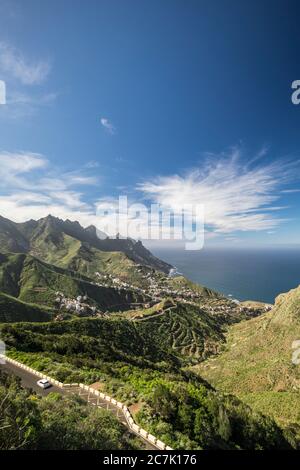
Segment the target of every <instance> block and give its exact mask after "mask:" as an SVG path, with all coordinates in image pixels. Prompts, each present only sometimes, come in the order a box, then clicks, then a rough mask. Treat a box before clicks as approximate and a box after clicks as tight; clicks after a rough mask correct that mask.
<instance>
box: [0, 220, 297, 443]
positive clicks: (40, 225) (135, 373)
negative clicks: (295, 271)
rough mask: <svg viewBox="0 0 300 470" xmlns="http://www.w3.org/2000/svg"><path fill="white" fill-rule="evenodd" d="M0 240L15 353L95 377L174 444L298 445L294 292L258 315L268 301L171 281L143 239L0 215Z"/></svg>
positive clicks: (2, 314) (4, 313) (0, 276)
mask: <svg viewBox="0 0 300 470" xmlns="http://www.w3.org/2000/svg"><path fill="white" fill-rule="evenodd" d="M0 243H1V245H0V323H2V325H1V337H2V339H3V340H4V341H5V343H6V345H7V346H8V348H9V354H11V355H12V356H13V357H15V358H16V359H18V360H21V361H22V362H25V363H28V364H30V365H31V366H33V367H35V368H37V369H39V370H43V371H45V372H47V373H48V374H49V375H53V376H54V377H57V378H58V379H59V380H61V381H64V382H79V381H80V382H85V383H89V384H91V383H94V382H97V384H98V386H99V387H100V388H101V389H103V390H105V391H107V392H108V393H109V394H111V395H114V396H116V397H118V398H120V399H121V400H122V401H126V402H127V403H128V405H133V406H134V407H133V409H132V412H133V413H135V414H136V419H137V420H138V421H139V422H140V423H141V425H143V427H145V428H146V429H148V430H149V431H151V432H153V433H154V434H156V435H157V436H158V437H160V438H161V439H162V440H163V441H165V442H166V443H168V444H169V445H170V446H171V447H174V448H182V449H197V448H209V449H240V448H241V449H272V448H282V449H284V448H290V447H293V448H297V447H299V446H300V444H299V443H300V431H299V429H300V409H299V403H300V401H299V383H300V376H299V369H298V367H300V366H296V365H295V364H293V363H292V361H291V355H292V349H291V348H292V343H293V342H294V341H295V340H298V339H300V317H299V310H298V306H299V305H300V287H299V288H298V289H296V290H294V291H291V292H290V293H288V294H286V295H283V296H280V297H279V298H278V299H277V301H276V306H275V308H274V309H273V310H272V311H271V312H267V313H264V314H263V315H261V314H262V312H266V310H268V309H269V308H270V306H266V305H265V304H262V303H259V302H246V303H241V304H237V303H235V302H233V301H231V300H229V299H226V298H224V297H223V296H221V295H220V294H218V293H217V292H214V291H212V290H210V289H208V288H206V287H203V286H199V285H197V284H194V283H192V282H191V281H189V280H187V279H186V278H184V277H183V276H175V277H170V276H168V275H167V273H168V272H169V269H170V268H171V266H170V265H168V264H166V263H164V262H163V261H160V260H158V259H157V258H155V257H154V256H153V255H152V254H151V253H150V252H149V251H148V250H146V249H145V248H144V247H143V245H142V244H141V243H140V242H135V241H133V240H130V239H127V240H121V239H116V240H111V239H108V238H105V239H101V240H100V239H99V238H98V236H97V232H96V229H95V227H92V226H91V227H88V228H83V227H81V226H80V224H79V223H78V222H71V221H68V220H67V221H62V220H60V219H57V218H54V217H51V216H48V217H46V218H44V219H40V220H38V221H34V220H31V221H28V222H25V223H23V224H15V223H13V222H11V221H9V220H7V219H3V218H1V217H0ZM104 312H105V313H104ZM78 317H88V318H78ZM21 320H22V322H20V321H21ZM53 320H55V321H53ZM33 322H35V323H33ZM227 330H228V333H227ZM226 339H227V343H226V344H225V345H224V343H225V340H226ZM216 354H217V356H216ZM203 361H204V362H203ZM202 375H203V377H204V378H202ZM206 380H207V382H206ZM9 387H10V385H9ZM13 387H15V385H14V386H13ZM214 387H216V389H215V388H214ZM217 389H218V390H220V391H217ZM224 392H227V393H228V392H229V393H234V394H235V395H237V396H238V397H239V398H236V396H232V395H228V394H224ZM22 393H23V392H22ZM240 399H241V400H242V401H240ZM57 403H58V402H57ZM59 403H60V402H59ZM248 405H251V407H250V406H248ZM43 406H44V405H42V408H43ZM47 406H48V405H47V404H46V405H45V407H46V408H45V409H46V410H47ZM55 406H57V407H58V408H57V411H59V407H60V406H63V405H60V404H57V405H55ZM78 406H79V405H78ZM80 406H81V405H80ZM70 407H71V408H72V407H75V408H74V409H75V412H78V413H83V416H84V422H85V423H86V422H87V423H89V419H90V416H89V414H86V412H85V411H82V409H79V408H76V407H77V404H74V403H70ZM42 408H41V409H42ZM261 412H262V413H264V414H265V415H266V416H264V415H263V414H261ZM39 413H42V412H41V410H39V411H38V415H39V416H41V415H40V414H39ZM273 418H274V419H275V420H276V422H275V421H273ZM0 419H1V417H0ZM39 419H40V417H39ZM68 419H69V418H68ZM72 419H73V418H72ZM91 419H92V418H91ZM93 419H94V418H93ZM95 419H96V418H95ZM72 423H73V424H71V425H72V426H73V425H74V426H75V427H76V426H77V424H76V425H75V421H72ZM54 424H55V419H54V418H53V422H52V424H51V425H50V427H51V426H52V425H53V426H54ZM88 425H89V424H88ZM47 426H48V424H47ZM76 429H77V428H76ZM51 432H52V431H51ZM74 432H75V434H76V433H77V431H74ZM118 432H119V431H117V430H116V433H117V434H118ZM120 432H121V431H120ZM120 432H119V434H118V435H119V436H123V434H122V433H121V434H120ZM117 434H116V435H117ZM121 439H123V437H122V438H121ZM79 441H80V437H79ZM79 441H78V442H79ZM85 442H86V443H85V444H84V445H89V444H88V443H87V441H85ZM122 442H123V441H122ZM124 442H125V441H124ZM126 442H127V441H126ZM127 444H128V442H127V443H126V444H124V445H125V446H126V445H127ZM34 445H36V444H34ZM39 445H41V444H39ZM55 445H56V444H55ZM57 445H58V446H59V444H57ZM73 445H74V446H75V444H74V443H73V441H72V442H71V443H70V442H69V441H68V442H67V443H66V448H73V447H72V446H73ZM80 445H81V444H80V442H79V443H78V446H79V447H78V448H82V447H80ZM92 445H94V444H91V446H92ZM95 445H96V444H95ZM103 445H106V444H105V443H104V444H103ZM109 445H115V444H109ZM128 445H130V444H128ZM68 446H70V447H68ZM58 448H59V447H58ZM91 448H94V447H91ZM112 448H114V447H112ZM122 448H123V447H122Z"/></svg>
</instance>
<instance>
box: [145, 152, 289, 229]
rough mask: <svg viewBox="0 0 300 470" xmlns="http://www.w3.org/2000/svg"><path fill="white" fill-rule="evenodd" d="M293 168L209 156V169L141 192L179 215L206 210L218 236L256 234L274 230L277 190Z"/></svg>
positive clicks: (162, 180) (160, 181)
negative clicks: (186, 208) (187, 209)
mask: <svg viewBox="0 0 300 470" xmlns="http://www.w3.org/2000/svg"><path fill="white" fill-rule="evenodd" d="M296 164H297V163H295V164H292V163H285V165H283V164H282V161H277V162H273V163H270V164H266V165H262V164H260V165H259V166H257V165H256V166H253V165H250V166H249V165H245V164H243V162H242V160H241V152H240V150H239V149H233V150H232V151H231V153H230V154H229V155H224V154H222V155H221V156H219V155H210V157H209V159H207V160H206V161H205V164H204V165H203V166H202V167H200V168H197V169H193V170H191V171H189V172H188V173H187V174H186V175H185V176H179V175H171V176H165V177H158V178H155V180H153V181H146V182H144V183H142V184H140V185H139V186H138V189H139V190H140V191H142V192H143V193H144V196H145V197H146V198H147V199H149V200H151V201H154V202H156V203H159V204H161V205H162V206H164V207H169V208H170V209H171V210H172V211H174V212H175V213H176V212H177V211H180V210H181V208H182V206H183V204H192V205H197V204H203V205H204V207H205V223H206V226H207V227H209V228H211V230H213V231H214V232H219V233H230V232H235V231H258V230H268V229H272V228H274V227H276V226H277V225H278V224H280V222H282V221H283V219H282V218H279V217H276V216H275V215H274V212H275V211H276V210H280V209H282V207H280V206H279V207H278V206H274V204H273V203H274V202H275V201H276V200H277V199H279V188H280V186H281V185H282V184H284V183H286V182H287V181H288V180H289V179H290V178H291V176H292V173H293V169H295V165H296Z"/></svg>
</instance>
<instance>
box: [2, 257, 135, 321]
mask: <svg viewBox="0 0 300 470" xmlns="http://www.w3.org/2000/svg"><path fill="white" fill-rule="evenodd" d="M61 290H63V292H64V294H65V295H66V296H67V297H70V298H72V299H74V298H77V297H78V296H87V299H88V301H89V302H90V303H91V304H93V305H96V306H97V307H98V308H99V309H101V310H107V309H112V308H113V309H114V310H116V309H120V310H122V308H124V307H126V305H129V304H131V303H134V302H140V301H142V300H144V296H142V295H141V294H138V293H137V292H134V291H132V290H130V289H127V290H121V289H117V288H113V287H107V288H106V287H102V286H98V285H95V283H94V282H93V281H92V279H90V278H88V277H86V276H84V275H81V274H80V273H77V272H74V271H71V270H67V269H63V268H59V267H57V266H54V265H50V264H48V263H45V262H43V261H41V260H39V259H37V258H34V257H33V256H31V255H26V254H12V253H11V254H9V253H8V254H0V291H1V292H2V293H5V294H8V295H11V296H13V297H16V298H17V299H19V300H22V301H24V302H28V303H34V304H38V305H40V306H48V307H52V309H54V307H55V299H56V297H57V292H58V291H61ZM24 320H25V318H24Z"/></svg>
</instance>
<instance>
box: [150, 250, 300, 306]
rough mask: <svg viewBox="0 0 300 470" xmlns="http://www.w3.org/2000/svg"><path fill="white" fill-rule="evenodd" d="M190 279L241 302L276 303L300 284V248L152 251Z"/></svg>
mask: <svg viewBox="0 0 300 470" xmlns="http://www.w3.org/2000/svg"><path fill="white" fill-rule="evenodd" d="M152 252H153V253H154V254H155V255H156V256H158V257H159V258H161V259H163V260H164V261H167V262H169V263H170V264H172V265H173V266H175V267H176V268H177V270H178V271H179V272H180V273H182V274H184V275H185V276H186V277H188V278H189V279H191V280H192V281H195V282H197V283H199V284H202V285H204V286H207V287H210V288H211V289H214V290H217V291H219V292H221V293H222V294H225V295H226V296H230V297H231V296H232V297H233V298H235V299H238V300H241V301H242V300H258V301H263V302H268V303H274V300H275V297H276V296H277V295H278V294H280V293H282V292H287V291H288V290H290V289H293V288H295V287H297V286H298V285H299V284H300V247H299V248H266V249H265V248H264V249H262V248H259V249H257V248H251V249H240V248H234V249H228V248H205V249H203V250H200V251H185V250H183V249H181V250H180V249H162V248H155V249H153V248H152Z"/></svg>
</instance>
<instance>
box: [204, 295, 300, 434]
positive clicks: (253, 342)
mask: <svg viewBox="0 0 300 470" xmlns="http://www.w3.org/2000/svg"><path fill="white" fill-rule="evenodd" d="M299 339H300V287H298V288H296V289H294V290H291V291H290V292H288V293H287V294H282V295H280V296H279V297H278V298H277V299H276V303H275V307H274V308H273V310H271V311H270V312H268V313H266V314H264V315H262V316H260V317H258V318H254V319H252V320H249V321H247V322H241V323H239V324H236V325H234V326H232V327H230V330H229V333H228V336H227V343H226V346H225V347H224V351H223V352H222V353H221V354H220V355H219V356H216V357H214V358H210V359H208V360H207V361H206V362H204V363H203V364H201V365H200V366H197V367H196V369H197V371H198V372H199V374H201V376H203V377H204V378H206V379H207V380H208V381H209V382H211V383H212V384H214V386H216V387H217V388H220V389H221V390H223V391H226V392H230V393H234V394H236V395H238V396H239V397H241V398H243V400H245V401H246V402H247V403H249V404H251V406H253V407H254V408H255V409H257V410H260V411H262V412H264V413H266V414H268V415H270V416H273V417H274V418H275V419H276V420H277V422H278V423H280V424H283V425H289V426H291V427H294V428H295V429H297V430H298V432H299V434H300V365H299V364H298V365H297V364H295V363H293V361H292V354H293V349H292V348H293V343H294V342H295V341H297V340H299ZM296 344H297V343H296Z"/></svg>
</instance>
